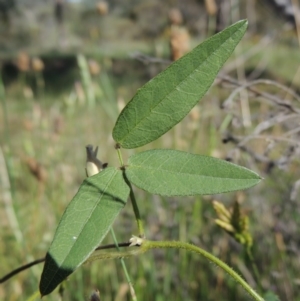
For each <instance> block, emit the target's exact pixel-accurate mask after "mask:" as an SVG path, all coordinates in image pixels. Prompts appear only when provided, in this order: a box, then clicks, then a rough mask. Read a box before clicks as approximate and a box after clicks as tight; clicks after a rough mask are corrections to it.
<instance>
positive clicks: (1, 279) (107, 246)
mask: <svg viewBox="0 0 300 301" xmlns="http://www.w3.org/2000/svg"><path fill="white" fill-rule="evenodd" d="M129 245H130V242H123V243H119V244H118V246H119V247H129ZM113 248H116V245H115V244H109V245H104V246H99V247H97V248H96V249H95V251H99V250H107V249H113ZM44 261H45V257H44V258H39V259H36V260H34V261H32V262H29V263H27V264H25V265H22V266H20V267H18V268H16V269H15V270H12V271H11V272H9V273H8V274H6V275H5V276H3V277H2V278H0V283H4V282H5V281H7V280H8V279H10V278H12V277H13V276H15V275H17V274H19V273H20V272H22V271H25V270H27V269H29V268H31V267H32V266H34V265H37V264H39V263H42V262H44Z"/></svg>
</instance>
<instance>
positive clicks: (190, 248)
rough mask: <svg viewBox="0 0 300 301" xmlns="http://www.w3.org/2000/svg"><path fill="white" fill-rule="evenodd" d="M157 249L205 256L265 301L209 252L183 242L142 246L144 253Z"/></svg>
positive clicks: (163, 242)
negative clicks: (183, 251) (177, 250)
mask: <svg viewBox="0 0 300 301" xmlns="http://www.w3.org/2000/svg"><path fill="white" fill-rule="evenodd" d="M157 248H160V249H161V248H163V249H165V248H175V249H183V250H186V251H191V252H195V253H197V254H200V255H202V256H204V257H205V258H206V259H208V260H209V261H211V262H213V263H214V264H215V265H217V266H218V267H220V268H221V269H223V270H224V271H225V272H227V273H228V274H229V275H230V276H231V277H232V278H234V279H235V281H237V282H238V283H239V284H240V285H241V286H242V287H243V288H244V289H245V290H246V292H247V293H248V294H249V295H250V296H251V297H252V298H253V299H254V300H256V301H265V300H264V299H263V298H262V297H261V296H260V295H258V294H257V293H256V292H255V291H254V290H253V289H252V288H251V287H250V286H249V285H248V283H247V282H246V281H245V280H244V279H243V278H242V277H241V276H240V275H238V274H237V273H236V272H235V271H234V270H233V269H232V268H230V267H229V266H228V265H227V264H226V263H224V262H223V261H222V260H220V259H218V258H217V257H215V256H213V255H212V254H210V253H208V252H207V251H205V250H203V249H201V248H199V247H196V246H194V245H192V244H189V243H186V242H181V241H145V242H144V243H143V244H142V249H143V251H147V250H150V249H157Z"/></svg>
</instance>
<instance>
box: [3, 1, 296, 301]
mask: <svg viewBox="0 0 300 301" xmlns="http://www.w3.org/2000/svg"><path fill="white" fill-rule="evenodd" d="M14 2H15V6H14V7H11V8H9V10H7V13H5V14H4V15H3V16H4V17H3V18H2V19H1V22H8V23H6V24H10V25H11V26H10V27H9V30H6V29H5V31H4V28H7V27H4V26H1V28H2V29H1V31H2V32H1V38H0V40H1V49H2V51H1V61H2V79H3V85H1V91H0V93H1V101H2V106H1V111H0V120H1V124H0V130H1V137H0V145H1V153H0V159H1V164H0V185H1V186H0V187H1V190H0V192H1V195H0V226H1V228H0V236H1V244H0V254H1V256H0V258H1V262H0V266H1V275H0V276H2V274H4V273H6V272H8V271H10V270H11V269H13V268H15V267H17V266H19V265H20V264H23V263H25V262H28V261H31V260H33V259H34V258H40V257H43V256H44V255H45V252H46V250H47V249H48V247H49V244H50V242H51V240H52V237H53V234H54V231H55V228H56V226H57V222H58V220H59V219H60V217H61V214H62V212H63V211H64V209H65V207H66V205H67V204H68V202H69V201H70V200H71V198H72V197H73V196H74V194H75V193H76V191H77V189H78V186H79V184H80V183H81V182H82V180H83V179H84V178H85V171H84V165H85V149H84V147H85V145H87V144H89V143H92V144H94V145H99V157H100V159H101V160H102V161H104V162H109V166H117V165H118V160H117V155H116V154H115V152H114V151H112V150H113V146H114V143H113V140H112V137H111V134H110V133H111V132H112V127H113V125H114V123H115V118H116V117H117V115H118V112H119V110H120V108H121V107H122V106H123V104H124V103H125V102H127V101H128V100H129V99H130V98H131V97H132V95H133V94H135V92H136V90H137V89H138V88H139V87H140V86H141V85H142V84H143V83H145V82H146V81H148V80H149V79H150V78H152V77H153V76H154V75H155V74H157V73H158V72H159V71H160V70H162V69H164V68H165V67H166V66H167V64H168V62H167V61H166V60H168V57H169V50H168V49H169V48H168V45H169V42H170V32H171V30H170V26H169V21H168V13H169V11H170V9H171V8H173V7H174V6H175V7H178V8H179V9H181V11H182V13H183V16H184V21H185V22H184V26H185V28H186V29H187V30H188V32H189V38H190V44H191V45H196V44H198V43H199V42H200V41H201V40H203V39H204V38H206V37H208V36H210V35H211V34H212V33H213V32H214V31H215V30H216V23H215V19H214V16H213V15H211V16H209V15H208V14H207V11H205V9H204V2H201V1H188V2H185V3H186V4H184V5H183V4H182V2H181V1H178V2H176V3H174V2H172V1H166V2H165V4H164V5H162V4H161V1H141V2H139V1H128V2H126V1H122V3H124V4H121V3H120V1H119V2H118V1H111V2H109V3H108V4H109V5H108V8H109V9H108V12H107V13H106V14H99V10H96V9H95V6H94V5H95V4H96V3H95V2H92V1H91V2H88V1H86V2H85V1H83V2H82V3H81V4H78V3H77V4H76V3H71V2H68V3H67V2H66V3H65V5H66V6H65V8H66V9H65V10H64V19H62V20H60V19H59V16H58V17H56V18H55V17H54V16H53V11H54V7H53V5H52V4H53V2H52V1H45V5H40V4H38V3H36V2H35V1H14ZM224 3H226V7H225V8H226V9H228V10H227V13H226V14H224V16H226V17H223V20H224V21H223V22H224V26H227V25H229V24H231V23H233V22H235V21H236V20H238V19H241V18H245V17H247V18H248V19H249V25H250V29H249V32H248V36H247V38H246V39H244V40H243V42H242V43H241V45H240V47H239V48H238V49H237V51H236V52H235V55H234V56H233V57H232V58H231V60H230V61H229V62H228V63H227V65H226V66H225V68H223V70H222V73H221V74H220V77H219V78H218V80H216V81H215V85H214V87H213V88H211V89H210V91H209V93H208V94H207V95H206V96H205V98H204V99H203V101H202V102H201V104H199V105H197V106H196V108H195V109H193V111H192V112H191V113H190V114H189V115H188V116H187V117H186V118H185V119H184V120H183V122H182V123H181V124H179V125H178V126H176V127H175V128H174V129H173V130H172V131H171V132H170V133H168V134H166V135H165V136H163V137H161V138H160V139H158V140H157V141H155V142H152V143H151V145H147V146H145V147H142V148H140V149H139V150H146V149H150V148H154V147H156V148H176V149H179V150H183V151H190V152H193V153H199V154H202V155H213V156H215V157H220V158H230V159H231V160H232V161H233V162H235V163H238V164H241V165H243V166H246V167H248V168H250V169H253V170H255V171H256V172H258V173H259V174H260V175H262V176H263V177H264V178H265V180H264V181H263V183H262V184H260V185H259V186H257V187H255V188H252V189H250V190H248V191H246V192H244V193H231V194H226V195H217V196H214V197H197V198H194V197H188V198H185V200H184V201H182V200H181V201H178V199H177V198H176V197H173V198H164V197H158V196H155V195H154V196H151V195H149V194H146V193H144V192H142V191H139V190H137V194H138V197H137V199H138V202H143V206H140V207H141V208H140V209H141V211H142V212H141V213H142V217H143V218H144V219H145V226H146V234H147V237H148V238H149V239H164V238H167V239H169V240H172V239H176V240H177V239H180V240H183V241H189V242H192V243H195V244H197V245H199V246H201V247H203V248H205V249H206V250H208V251H211V252H213V254H214V255H216V256H218V257H220V258H221V259H222V260H224V261H225V262H227V263H229V265H231V266H233V267H234V268H235V269H236V270H237V271H238V272H239V273H240V274H241V275H242V276H243V277H245V278H246V280H247V281H248V282H249V283H250V284H251V285H252V286H255V282H254V279H253V274H252V271H251V269H250V268H249V265H248V262H247V261H246V259H245V258H246V257H245V254H244V253H243V249H242V247H241V246H240V245H239V244H237V243H236V242H235V241H234V240H233V239H232V238H231V237H230V236H229V235H227V234H226V233H225V232H222V231H221V229H220V228H218V227H217V226H216V224H215V223H214V219H215V218H216V213H215V212H214V210H213V207H212V202H211V201H212V200H219V201H222V202H223V203H224V204H225V205H226V206H228V207H230V206H232V204H233V201H234V200H238V201H239V202H240V204H241V206H242V209H243V212H244V214H246V215H248V216H249V227H250V232H251V233H252V236H253V244H254V250H253V255H254V259H255V261H256V263H257V265H258V267H259V273H260V277H261V284H262V286H263V287H264V288H265V289H270V290H273V291H275V292H276V293H277V294H278V295H279V296H280V298H281V300H299V294H298V291H299V256H300V254H299V244H300V241H299V235H298V233H299V226H300V225H299V224H300V220H299V211H300V208H299V188H297V187H298V186H299V184H297V183H299V182H297V181H298V179H299V176H300V172H299V144H298V141H299V136H298V133H299V97H298V96H295V95H294V94H293V92H297V91H299V86H300V77H299V72H298V67H299V64H298V62H299V61H300V54H299V46H298V45H299V44H298V38H297V33H298V32H299V28H297V26H294V25H293V24H292V25H288V24H287V23H286V20H287V19H286V18H285V16H284V15H282V17H281V19H280V18H279V17H278V15H275V14H273V12H274V10H273V7H272V6H269V3H267V1H259V3H256V4H255V1H224ZM282 11H283V10H282ZM146 12H147V13H146ZM154 19H155V20H157V22H153V20H154ZM9 22H10V23H9ZM6 26H7V25H6ZM21 51H22V52H21ZM133 51H135V52H133ZM136 51H139V52H136ZM78 52H81V53H82V54H83V58H84V59H86V64H84V63H83V65H82V64H81V65H80V66H81V69H80V68H78V67H77V59H78V62H79V61H80V59H82V57H80V58H79V57H77V53H78ZM141 52H142V53H141ZM145 54H146V55H149V56H150V57H149V56H145ZM29 58H30V59H29ZM34 58H41V59H42V60H41V61H42V63H43V69H39V68H35V69H34V68H33V66H34V64H33V63H34V62H36V66H38V64H37V62H38V61H37V60H36V61H34V60H33V59H34ZM154 58H155V59H154ZM81 62H82V61H81ZM96 63H97V64H96ZM84 66H86V67H84ZM87 66H90V67H91V66H94V69H90V72H87ZM97 66H98V67H100V68H101V70H99V68H98V72H94V71H95V70H96V71H97ZM93 70H94V71H93ZM265 78H267V79H268V80H273V81H275V83H274V82H270V81H269V82H265V81H259V82H257V80H261V79H265ZM245 83H247V84H249V86H248V87H247V88H245V87H243V88H239V87H241V86H242V85H245ZM281 85H284V86H287V87H289V88H291V89H292V92H291V91H289V90H284V89H283V87H282V86H281ZM91 91H92V92H91ZM87 92H88V93H87ZM232 92H235V93H236V94H231V93H232ZM230 95H232V96H233V97H229V96H230ZM226 99H227V100H226ZM223 142H228V143H227V144H223ZM133 153H134V151H129V152H128V155H129V154H133ZM124 155H125V156H126V153H125V152H124ZM2 157H3V158H2ZM4 159H5V163H3V160H4ZM124 159H126V158H124ZM297 185H298V186H297ZM114 229H115V232H116V233H117V237H118V240H119V241H124V240H128V238H129V237H130V235H131V234H132V233H135V232H136V225H135V223H134V222H133V213H132V209H131V208H130V203H129V204H127V205H126V207H125V209H124V210H123V211H122V213H121V216H120V218H119V219H118V220H117V221H116V223H115V225H114ZM106 242H112V238H111V237H110V236H107V238H106V239H105V243H106ZM127 266H128V268H129V272H130V276H131V278H132V279H133V281H134V286H135V289H136V294H137V295H138V297H139V298H140V299H143V300H164V299H165V296H168V297H169V298H170V299H172V300H182V299H183V298H184V299H185V300H200V299H205V300H216V299H217V298H219V296H220V295H221V296H222V298H223V299H224V300H247V299H248V297H247V296H246V295H245V293H244V292H243V291H241V290H240V288H238V287H237V286H236V284H235V283H234V282H233V281H232V280H231V279H229V278H228V277H227V276H226V275H224V273H223V272H222V271H220V270H218V269H215V267H213V266H212V265H210V264H208V263H206V262H205V261H204V260H202V259H201V258H198V257H196V256H194V255H193V254H186V253H185V252H175V251H172V250H170V251H167V252H163V251H157V252H154V253H153V254H152V255H151V254H150V253H149V254H146V255H144V256H142V257H140V258H131V259H128V260H127ZM41 270H42V266H36V267H35V268H32V269H30V270H28V271H26V272H23V273H22V274H20V275H18V276H17V277H15V278H13V279H12V280H11V281H9V282H7V283H5V284H1V285H0V299H1V300H23V299H24V300H25V299H26V298H27V297H28V296H30V295H31V294H32V293H33V292H34V291H35V290H36V289H37V287H38V281H39V278H40V274H41ZM95 288H98V289H99V290H100V292H101V297H102V299H103V300H127V299H129V293H128V286H127V284H126V281H125V277H124V275H123V272H122V270H121V268H120V263H119V261H107V262H102V261H99V262H94V263H93V264H90V265H87V266H84V267H83V268H81V269H80V270H78V271H77V272H76V273H75V274H74V275H73V276H72V277H71V278H70V279H69V281H68V282H67V283H66V290H65V294H64V299H65V300H88V297H89V295H90V293H91V292H92V291H93V290H94V289H95ZM57 298H58V295H57V294H53V295H49V296H47V297H45V300H57Z"/></svg>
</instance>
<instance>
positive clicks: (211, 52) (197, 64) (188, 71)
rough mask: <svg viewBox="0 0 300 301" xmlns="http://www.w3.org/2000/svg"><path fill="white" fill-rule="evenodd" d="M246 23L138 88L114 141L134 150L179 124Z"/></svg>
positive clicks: (207, 44)
mask: <svg viewBox="0 0 300 301" xmlns="http://www.w3.org/2000/svg"><path fill="white" fill-rule="evenodd" d="M247 24H248V23H247V21H246V20H243V21H240V22H237V23H235V24H234V25H232V26H230V27H228V28H226V29H225V30H223V31H222V32H220V33H218V34H216V35H214V36H213V37H211V38H210V39H207V40H206V41H204V42H203V43H202V44H200V45H199V46H197V47H196V48H194V49H193V50H192V51H191V52H190V53H188V54H186V55H185V56H184V57H182V58H181V59H179V60H178V61H176V62H174V63H173V64H172V65H170V66H169V67H168V68H167V69H166V70H164V71H163V72H161V73H160V74H158V75H157V76H156V77H155V78H153V79H152V80H150V81H149V82H148V83H146V84H145V85H144V86H143V87H142V88H141V89H139V90H138V92H137V93H136V95H135V96H134V97H133V98H132V100H131V101H130V102H129V103H128V104H127V106H126V107H125V108H124V109H123V111H122V112H121V114H120V115H119V117H118V120H117V122H116V124H115V127H114V129H113V138H114V140H115V141H116V142H117V143H119V144H120V145H121V146H122V147H124V148H136V147H139V146H142V145H145V144H147V143H149V142H151V141H154V140H156V139H157V138H159V137H160V136H162V135H163V134H164V133H166V132H167V131H168V130H170V129H171V128H172V127H173V126H174V125H176V124H177V123H178V122H179V121H181V120H182V119H183V118H184V117H185V116H186V115H187V114H188V113H189V111H190V110H191V109H192V108H193V107H194V106H195V105H196V104H197V102H198V101H199V100H200V99H201V98H202V96H203V95H204V94H205V93H206V91H207V90H208V89H209V87H210V86H211V84H212V83H213V81H214V79H215V77H216V76H217V74H218V72H219V70H220V69H221V67H222V66H223V65H224V63H225V62H226V60H227V59H228V58H229V56H230V55H231V53H232V52H233V50H234V48H235V47H236V45H237V44H238V43H239V41H240V40H241V38H242V37H243V35H244V33H245V31H246V28H247Z"/></svg>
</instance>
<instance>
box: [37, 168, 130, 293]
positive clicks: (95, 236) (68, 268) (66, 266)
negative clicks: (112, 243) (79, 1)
mask: <svg viewBox="0 0 300 301" xmlns="http://www.w3.org/2000/svg"><path fill="white" fill-rule="evenodd" d="M128 195H129V187H128V185H127V184H126V182H125V181H124V178H123V174H122V171H120V170H118V169H116V168H112V167H110V168H106V169H104V170H103V171H101V172H100V173H98V174H96V175H95V176H92V177H89V178H87V179H86V180H84V182H83V183H82V185H81V186H80V188H79V190H78V192H77V194H76V195H75V197H74V198H73V200H72V201H71V202H70V204H69V205H68V207H67V208H66V210H65V212H64V214H63V216H62V218H61V220H60V223H59V225H58V228H57V230H56V233H55V236H54V239H53V241H52V244H51V246H50V249H49V251H48V252H47V255H46V261H45V266H44V270H43V273H42V276H41V282H40V292H41V295H42V296H44V295H47V294H49V293H51V292H52V291H53V290H54V289H55V288H56V286H57V285H58V284H60V282H62V281H63V280H64V279H65V278H66V277H67V276H69V275H70V274H71V273H73V272H74V271H75V270H76V268H77V267H79V266H80V265H81V264H82V263H83V262H84V261H85V260H86V259H87V258H88V257H89V256H90V254H91V253H92V252H93V251H94V250H95V248H96V247H97V246H98V245H99V244H100V243H101V241H102V240H103V238H104V237H105V236H106V234H107V232H108V230H109V229H110V227H111V225H112V224H113V222H114V220H115V218H116V217H117V215H118V214H119V212H120V210H121V209H122V208H123V207H124V205H125V204H126V201H127V197H128Z"/></svg>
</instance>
